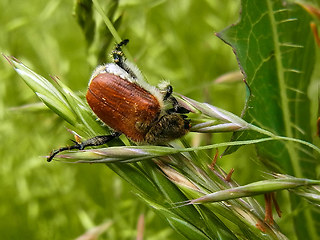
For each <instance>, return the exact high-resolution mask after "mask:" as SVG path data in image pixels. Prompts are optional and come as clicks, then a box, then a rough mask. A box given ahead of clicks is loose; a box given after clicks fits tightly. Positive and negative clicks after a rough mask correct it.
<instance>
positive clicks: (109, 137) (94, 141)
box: [47, 132, 121, 162]
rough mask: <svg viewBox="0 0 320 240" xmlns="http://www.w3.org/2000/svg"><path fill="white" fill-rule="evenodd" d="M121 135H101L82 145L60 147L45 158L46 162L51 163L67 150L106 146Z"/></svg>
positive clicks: (115, 133)
mask: <svg viewBox="0 0 320 240" xmlns="http://www.w3.org/2000/svg"><path fill="white" fill-rule="evenodd" d="M120 135H121V133H118V132H114V133H111V134H110V135H102V136H96V137H93V138H90V139H88V140H86V141H84V142H82V143H77V142H75V141H73V142H74V143H75V145H72V146H66V147H61V148H59V149H56V150H53V151H52V152H51V153H50V156H49V157H48V158H47V161H48V162H51V161H52V159H53V158H54V157H55V156H56V155H57V154H58V153H60V152H63V151H67V150H73V149H78V150H83V149H84V148H86V147H93V146H101V145H103V144H106V143H107V142H109V141H111V140H112V139H114V138H116V137H119V136H120Z"/></svg>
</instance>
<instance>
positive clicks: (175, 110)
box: [163, 85, 190, 114]
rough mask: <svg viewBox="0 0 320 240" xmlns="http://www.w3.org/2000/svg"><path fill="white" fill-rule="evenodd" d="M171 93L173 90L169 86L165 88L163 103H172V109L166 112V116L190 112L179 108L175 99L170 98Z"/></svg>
mask: <svg viewBox="0 0 320 240" xmlns="http://www.w3.org/2000/svg"><path fill="white" fill-rule="evenodd" d="M172 93H173V88H172V86H171V85H168V86H167V88H166V93H165V94H164V96H163V101H166V100H168V101H171V103H172V106H173V107H172V108H170V109H168V110H167V111H166V112H167V113H168V114H172V113H189V112H190V111H189V110H188V109H186V108H184V107H181V106H180V105H179V103H178V101H177V99H175V97H173V96H172Z"/></svg>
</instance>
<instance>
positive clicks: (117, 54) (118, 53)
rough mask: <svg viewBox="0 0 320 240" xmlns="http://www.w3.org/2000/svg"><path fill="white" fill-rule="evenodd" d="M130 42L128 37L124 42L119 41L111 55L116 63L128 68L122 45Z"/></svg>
mask: <svg viewBox="0 0 320 240" xmlns="http://www.w3.org/2000/svg"><path fill="white" fill-rule="evenodd" d="M128 42H129V40H128V39H125V40H123V41H122V42H120V43H118V44H117V45H116V47H115V48H114V50H113V51H112V52H111V56H112V58H113V61H114V63H115V64H117V65H118V66H119V67H121V68H123V69H126V68H125V64H124V58H125V57H124V53H123V51H122V49H121V47H122V46H125V45H127V43H128Z"/></svg>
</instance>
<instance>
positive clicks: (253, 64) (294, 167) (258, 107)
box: [218, 0, 317, 239]
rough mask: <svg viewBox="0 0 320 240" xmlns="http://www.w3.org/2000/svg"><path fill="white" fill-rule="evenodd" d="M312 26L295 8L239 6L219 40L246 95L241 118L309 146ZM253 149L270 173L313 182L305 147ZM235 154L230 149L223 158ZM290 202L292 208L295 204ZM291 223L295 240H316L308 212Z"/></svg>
mask: <svg viewBox="0 0 320 240" xmlns="http://www.w3.org/2000/svg"><path fill="white" fill-rule="evenodd" d="M311 20H312V19H311V17H310V16H309V15H308V13H307V12H306V11H305V10H304V9H303V8H302V7H301V6H300V5H297V4H288V3H286V4H285V3H284V2H283V1H280V0H251V1H248V0H243V1H242V15H241V20H240V21H239V23H238V24H236V25H234V26H231V27H229V28H228V29H226V30H224V31H222V32H221V33H219V34H218V36H219V37H220V38H222V39H223V40H224V41H225V42H226V43H228V44H229V45H230V46H231V47H232V48H233V49H234V52H235V53H236V55H237V59H238V62H239V65H240V68H241V70H242V72H243V74H244V75H245V77H246V82H247V87H248V90H249V89H250V91H249V92H250V95H249V96H248V99H247V103H246V109H245V113H244V116H243V118H244V119H245V120H246V121H247V122H250V123H253V124H254V125H257V126H259V127H261V128H263V129H267V130H269V131H271V132H273V133H274V134H276V135H280V136H286V137H292V138H298V139H303V140H306V141H309V142H311V141H312V133H311V126H310V112H311V109H310V100H309V98H308V96H307V88H308V86H309V84H310V81H311V74H312V72H313V68H314V64H315V47H314V46H315V45H314V39H313V35H312V32H311V30H310V26H309V24H310V21H311ZM260 137H261V134H257V133H255V132H253V131H250V132H248V131H245V132H241V133H235V134H234V137H233V140H245V139H254V138H260ZM256 148H257V152H258V155H259V158H260V159H261V160H262V161H263V162H264V163H265V165H267V166H268V167H269V169H272V170H275V169H276V170H277V171H280V172H283V173H286V174H290V175H293V176H295V177H305V178H316V176H315V171H313V170H314V169H315V168H316V166H317V163H316V161H315V160H316V157H315V154H314V153H313V152H311V151H310V149H308V148H306V147H305V146H303V145H301V144H297V143H293V142H290V141H289V142H279V141H275V142H267V143H263V144H259V145H257V146H256ZM236 149H237V147H231V148H229V149H228V150H227V152H226V153H231V152H233V151H235V150H236ZM291 200H292V201H291V203H292V208H295V207H296V206H297V205H298V204H299V201H297V199H295V198H292V199H291ZM306 219H308V220H309V221H307V220H306ZM294 221H295V224H296V230H297V234H298V236H300V238H302V237H303V238H308V239H311V238H312V237H313V238H316V236H317V233H316V230H315V229H316V228H313V224H312V222H311V221H312V217H311V214H310V213H309V212H308V211H304V212H303V214H301V215H299V216H297V217H296V218H295V219H294ZM298 225H299V226H298Z"/></svg>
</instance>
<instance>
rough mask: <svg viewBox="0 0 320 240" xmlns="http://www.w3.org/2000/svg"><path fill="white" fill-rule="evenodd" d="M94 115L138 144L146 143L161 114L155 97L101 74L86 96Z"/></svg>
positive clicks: (108, 74) (118, 78)
mask: <svg viewBox="0 0 320 240" xmlns="http://www.w3.org/2000/svg"><path fill="white" fill-rule="evenodd" d="M86 98H87V102H88V104H89V106H90V107H91V109H92V110H93V112H94V113H95V114H96V115H97V116H98V117H99V118H100V119H101V120H102V121H103V122H104V123H105V124H106V125H108V126H109V127H111V128H113V129H114V130H115V131H117V132H121V133H123V134H125V135H126V136H127V137H129V138H130V139H131V140H133V141H135V142H143V141H144V139H145V135H146V133H147V132H148V130H149V127H146V128H143V127H137V126H139V123H143V126H150V125H151V124H152V123H153V122H155V121H156V120H157V119H158V117H159V115H160V112H161V107H160V104H159V102H158V100H157V99H156V97H154V96H153V95H152V94H150V93H149V92H148V91H146V90H145V89H144V88H142V87H140V86H139V85H137V84H135V83H132V82H129V81H127V80H125V79H122V78H121V77H119V76H117V75H114V74H110V73H106V72H104V73H100V74H98V75H97V76H96V77H94V78H93V79H92V80H91V82H90V85H89V89H88V92H87V95H86Z"/></svg>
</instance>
